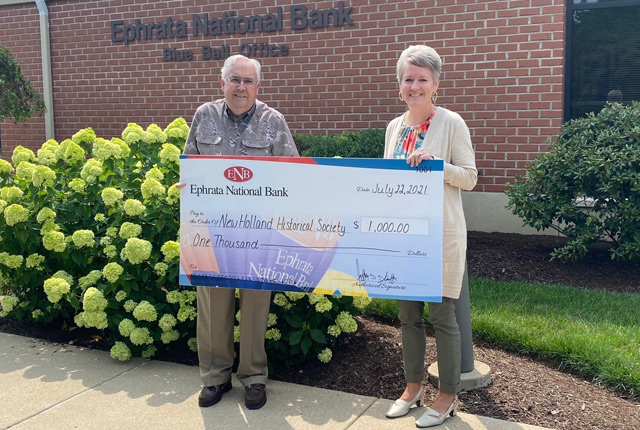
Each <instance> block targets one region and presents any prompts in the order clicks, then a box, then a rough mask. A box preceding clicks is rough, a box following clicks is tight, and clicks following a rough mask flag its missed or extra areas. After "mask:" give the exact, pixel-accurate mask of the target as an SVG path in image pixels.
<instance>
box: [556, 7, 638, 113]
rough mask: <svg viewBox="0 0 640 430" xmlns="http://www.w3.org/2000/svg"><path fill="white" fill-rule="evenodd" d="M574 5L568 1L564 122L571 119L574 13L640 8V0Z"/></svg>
mask: <svg viewBox="0 0 640 430" xmlns="http://www.w3.org/2000/svg"><path fill="white" fill-rule="evenodd" d="M583 1H585V2H584V3H578V4H574V2H573V0H567V7H566V16H565V55H564V58H565V73H564V121H568V120H570V119H571V117H570V114H571V112H570V110H571V109H570V107H571V96H572V94H571V72H572V64H571V58H572V43H573V25H572V20H573V12H575V11H578V10H589V9H603V8H614V7H623V6H640V0H601V1H598V2H597V3H586V0H583Z"/></svg>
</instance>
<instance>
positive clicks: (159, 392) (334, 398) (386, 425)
mask: <svg viewBox="0 0 640 430" xmlns="http://www.w3.org/2000/svg"><path fill="white" fill-rule="evenodd" d="M233 383H234V387H233V389H232V390H231V391H230V392H229V393H227V394H225V396H224V397H223V399H222V401H221V402H220V403H218V404H217V405H215V406H212V407H210V408H199V407H198V405H197V397H198V392H199V391H200V380H199V377H198V370H197V369H196V368H194V367H191V366H185V365H181V364H175V363H168V362H162V361H150V360H145V359H133V360H131V361H129V362H126V363H119V362H117V361H115V360H112V359H111V358H110V357H109V354H108V353H107V352H104V351H96V350H91V349H85V348H77V347H73V346H68V345H59V344H51V343H48V342H45V341H42V340H39V339H32V338H26V337H21V336H15V335H10V334H5V333H0V429H12V430H13V429H16V430H18V429H21V430H22V429H38V430H41V429H45V430H58V429H83V430H84V429H109V430H112V429H127V430H130V429H136V430H146V429H153V430H159V429H171V430H176V429H193V430H197V429H220V430H235V429H260V430H289V429H293V430H306V429H327V430H338V429H349V430H376V429H384V430H395V429H415V426H414V421H415V420H416V418H417V417H418V416H419V415H420V411H419V410H418V409H415V408H414V409H412V411H411V412H410V413H409V415H408V416H405V417H403V418H397V419H395V420H388V419H386V418H385V417H384V413H385V411H386V409H387V408H388V407H389V405H390V404H391V401H390V400H385V399H376V398H374V397H366V396H359V395H355V394H347V393H342V392H338V391H330V390H325V389H321V388H313V387H306V386H302V385H295V384H289V383H284V382H278V381H269V384H268V386H267V390H268V399H269V400H268V402H267V404H266V405H265V406H264V407H263V408H262V409H260V410H258V411H250V410H248V409H246V408H245V407H244V402H243V399H244V397H243V395H244V391H243V390H242V388H241V387H240V385H239V384H238V383H237V381H235V380H234V381H233ZM436 429H438V430H444V429H447V430H480V429H482V430H525V429H526V430H534V429H538V430H539V429H541V427H535V426H530V425H525V424H518V423H511V422H507V421H499V420H494V419H491V418H484V417H479V416H475V415H468V414H463V413H461V414H459V415H458V416H456V417H454V418H450V419H447V420H446V421H445V424H443V425H442V426H440V427H437V428H436Z"/></svg>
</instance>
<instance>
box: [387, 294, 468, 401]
mask: <svg viewBox="0 0 640 430" xmlns="http://www.w3.org/2000/svg"><path fill="white" fill-rule="evenodd" d="M428 306H429V322H430V323H431V325H433V328H434V330H435V337H436V350H437V353H438V376H439V381H440V387H439V389H440V391H442V392H445V393H454V394H456V393H458V391H459V390H460V330H459V328H458V322H457V321H456V315H455V307H454V299H451V298H448V297H443V298H442V303H432V302H428ZM398 307H399V308H400V313H399V315H398V316H399V318H400V326H401V328H402V358H403V361H404V376H405V379H406V380H407V382H422V381H424V368H425V354H426V348H427V337H426V333H425V325H424V302H415V301H408V300H398Z"/></svg>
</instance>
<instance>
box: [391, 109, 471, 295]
mask: <svg viewBox="0 0 640 430" xmlns="http://www.w3.org/2000/svg"><path fill="white" fill-rule="evenodd" d="M405 115H406V114H405ZM403 118H404V115H401V116H399V117H398V118H396V119H394V120H393V121H391V122H390V123H389V125H388V126H387V132H386V135H385V146H384V157H385V158H393V151H394V149H395V145H396V142H397V140H398V133H399V132H400V129H401V127H402V119H403ZM423 148H425V149H426V150H427V151H428V152H429V154H432V155H433V156H434V157H436V158H438V159H442V160H444V219H443V221H444V223H443V230H444V231H443V238H442V240H443V252H442V260H443V261H442V295H443V296H444V297H451V298H454V299H457V298H458V297H459V296H460V288H461V286H462V277H463V275H464V268H465V259H466V253H467V225H466V223H465V220H464V213H463V211H462V197H461V194H460V190H466V191H470V190H471V189H473V187H475V186H476V182H477V180H478V170H477V169H476V161H475V153H474V151H473V147H472V146H471V136H470V135H469V129H468V128H467V125H466V124H465V122H464V120H463V119H462V117H460V115H458V114H457V113H455V112H452V111H450V110H447V109H444V108H441V107H438V108H437V109H436V113H435V115H434V116H433V118H432V120H431V125H429V129H428V130H427V135H426V137H425V143H424V145H423Z"/></svg>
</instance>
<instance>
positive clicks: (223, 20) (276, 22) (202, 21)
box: [111, 1, 353, 61]
mask: <svg viewBox="0 0 640 430" xmlns="http://www.w3.org/2000/svg"><path fill="white" fill-rule="evenodd" d="M352 10H353V8H352V7H345V6H344V2H343V1H340V2H338V7H337V8H330V9H309V8H307V7H306V6H304V5H291V6H290V7H289V20H288V21H287V20H285V16H284V15H285V14H284V9H283V8H282V7H280V6H279V7H277V8H276V11H275V13H266V14H264V15H250V16H244V15H236V14H235V12H224V13H223V14H222V15H221V16H219V17H210V16H209V14H208V13H203V14H201V15H197V14H194V15H192V19H191V21H190V23H191V24H190V25H189V21H184V20H174V19H173V18H171V17H168V18H166V19H165V20H164V21H160V22H148V23H144V22H142V21H141V20H140V19H136V20H135V24H125V22H124V21H123V20H115V21H111V41H112V42H114V43H121V44H123V45H129V44H131V43H134V42H137V41H140V40H153V39H157V40H164V39H181V38H188V37H189V35H192V36H200V35H202V36H213V37H215V36H222V35H226V36H234V35H245V34H247V33H271V32H275V31H280V30H283V29H284V28H285V23H286V22H288V23H289V27H290V28H291V29H292V30H303V29H306V28H311V29H316V28H329V27H330V26H333V27H343V26H344V25H353V20H352V19H351V12H352ZM238 53H240V54H242V55H245V56H247V57H278V56H287V55H289V47H288V46H287V45H284V44H283V45H276V44H270V43H266V42H262V43H250V44H246V43H245V44H241V45H240V47H239V52H238ZM201 55H202V59H203V60H218V59H224V58H227V57H229V55H231V47H230V46H228V45H221V46H220V47H211V46H202V47H201ZM194 58H195V56H194V53H193V51H192V50H190V49H183V50H179V49H176V48H164V49H163V50H162V59H163V60H164V61H191V60H193V59H194Z"/></svg>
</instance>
